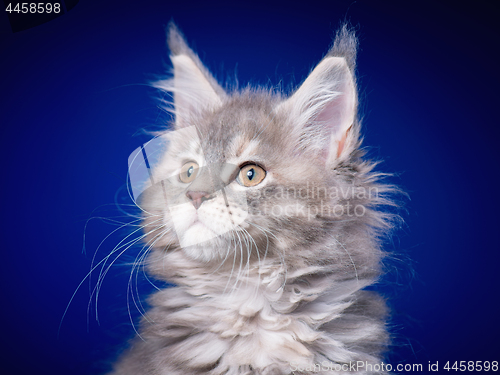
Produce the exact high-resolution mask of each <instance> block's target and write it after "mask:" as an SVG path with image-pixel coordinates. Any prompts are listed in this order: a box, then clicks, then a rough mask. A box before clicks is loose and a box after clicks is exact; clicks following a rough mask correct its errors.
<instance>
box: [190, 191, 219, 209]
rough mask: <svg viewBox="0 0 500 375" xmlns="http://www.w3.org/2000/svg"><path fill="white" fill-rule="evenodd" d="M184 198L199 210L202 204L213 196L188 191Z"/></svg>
mask: <svg viewBox="0 0 500 375" xmlns="http://www.w3.org/2000/svg"><path fill="white" fill-rule="evenodd" d="M186 196H187V197H188V198H189V199H190V200H191V203H192V204H193V206H194V208H196V209H198V208H200V206H201V204H202V203H203V202H205V201H207V200H209V199H212V198H213V196H211V195H210V194H209V193H207V192H206V191H188V192H187V193H186Z"/></svg>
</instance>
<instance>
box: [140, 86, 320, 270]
mask: <svg viewBox="0 0 500 375" xmlns="http://www.w3.org/2000/svg"><path fill="white" fill-rule="evenodd" d="M235 101H239V103H235ZM252 101H253V99H252V97H251V95H244V96H241V97H239V98H235V99H233V102H232V103H229V105H228V106H227V107H225V108H221V109H220V110H218V111H216V112H215V113H211V114H210V113H207V115H206V116H202V117H200V118H198V119H197V123H196V125H193V126H188V127H184V128H180V129H177V130H174V131H171V132H168V133H166V134H164V135H163V136H162V137H163V138H164V139H165V142H168V145H169V147H168V150H167V152H166V153H165V155H164V156H163V158H162V160H161V161H160V162H159V163H158V165H157V166H156V167H155V169H154V171H153V178H154V181H156V182H157V183H156V184H155V185H154V186H152V187H150V188H149V189H148V190H147V191H146V193H145V195H144V197H143V198H142V202H141V203H142V205H143V207H144V208H145V209H146V210H147V211H148V212H154V214H155V215H154V217H155V218H157V219H158V218H161V221H160V223H161V224H160V223H156V224H160V225H161V226H163V228H166V229H170V231H169V234H168V235H167V234H165V235H164V238H163V240H162V242H164V243H166V242H168V243H169V244H177V245H179V246H180V247H181V248H182V249H183V251H185V252H186V254H188V255H189V256H190V257H192V258H194V259H200V260H203V261H209V260H212V259H221V258H222V259H224V258H227V257H229V256H230V257H231V259H232V258H233V256H234V252H235V251H240V252H242V253H241V254H240V256H244V257H247V256H248V255H249V254H250V253H251V252H252V249H253V250H255V249H257V248H259V249H262V246H259V245H262V242H266V243H267V244H269V243H274V242H275V241H276V233H278V232H279V231H276V230H274V229H275V228H272V227H273V226H275V225H273V223H275V224H276V223H278V222H279V221H281V220H282V219H283V217H284V216H287V215H288V216H297V215H296V212H294V211H296V207H295V206H303V205H304V204H305V203H304V202H301V201H298V200H297V201H296V202H293V199H292V200H290V199H288V200H286V199H281V200H280V199H277V192H278V191H280V190H281V191H284V190H286V186H290V185H293V184H294V183H295V184H298V183H299V182H300V181H302V182H303V181H305V180H304V177H307V175H309V177H312V175H313V174H312V173H311V172H310V171H311V169H312V170H314V168H310V166H309V167H308V168H304V167H303V166H304V162H303V159H304V155H298V154H297V155H295V156H294V155H293V153H294V150H295V148H294V146H296V144H295V145H294V144H293V142H290V141H289V140H287V137H286V136H285V134H284V133H283V127H284V126H286V124H284V123H282V122H283V119H281V118H277V116H276V115H275V114H273V108H272V107H270V106H268V107H266V108H258V106H256V105H255V104H256V103H253V102H252ZM243 104H246V105H247V106H248V107H249V108H248V109H249V110H248V111H246V113H241V108H242V105H243ZM233 106H234V107H237V108H238V109H239V111H238V113H234V112H233V111H232V108H233ZM272 116H274V118H272ZM295 153H296V152H295ZM289 154H290V155H289ZM158 181H160V182H158ZM285 200H286V201H285ZM271 229H273V230H272V231H271ZM270 234H273V235H272V236H271V237H272V238H270ZM265 247H266V246H264V248H265Z"/></svg>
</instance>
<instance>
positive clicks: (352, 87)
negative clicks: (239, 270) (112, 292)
mask: <svg viewBox="0 0 500 375" xmlns="http://www.w3.org/2000/svg"><path fill="white" fill-rule="evenodd" d="M168 43H169V47H170V50H171V53H172V54H171V60H172V65H173V77H172V78H170V79H168V80H163V81H159V82H157V83H156V86H157V87H158V88H159V89H160V90H162V91H165V92H169V93H172V94H173V103H172V104H173V107H172V108H171V111H172V112H173V113H174V114H175V123H174V124H173V130H171V131H167V132H165V133H164V134H163V135H162V136H161V137H162V139H164V140H165V142H166V143H168V147H167V151H166V152H165V154H164V155H163V156H162V158H161V160H160V162H159V163H158V164H157V166H156V167H155V169H154V170H153V177H154V178H153V180H154V181H155V182H156V183H155V184H154V185H153V186H151V187H150V188H148V189H147V190H146V192H145V194H144V195H143V198H142V207H144V208H145V210H146V211H147V213H148V215H147V218H146V225H147V228H148V229H149V230H150V233H149V240H150V241H151V243H153V244H154V245H153V248H155V249H159V250H160V251H164V250H165V249H168V251H183V252H184V253H185V254H186V255H187V256H188V257H189V258H191V259H193V260H199V261H203V262H211V261H216V262H218V263H220V262H221V260H225V259H230V261H231V262H233V260H234V259H237V258H241V259H244V260H248V261H251V260H252V259H262V257H281V258H283V257H287V258H289V257H297V256H300V257H302V258H304V259H306V258H308V257H310V258H311V259H313V258H314V259H316V261H317V262H321V261H322V259H323V260H325V259H330V260H331V258H332V254H335V249H332V248H331V247H332V245H331V244H332V243H337V242H338V243H341V245H342V244H345V243H346V241H349V239H348V235H347V234H349V233H351V234H352V233H354V232H356V231H363V230H365V231H366V227H367V225H368V226H373V225H374V223H375V222H376V221H377V220H378V217H377V216H376V215H375V214H374V212H375V211H372V210H371V209H370V207H371V206H372V205H373V202H374V200H373V197H371V196H369V195H368V194H367V192H364V194H357V195H356V193H359V188H360V187H363V186H364V187H366V188H368V187H369V186H370V183H371V182H373V181H371V180H370V176H369V172H370V169H371V166H370V165H369V164H366V163H364V162H363V161H362V160H361V159H360V156H362V153H361V151H360V150H359V143H360V142H359V123H358V121H357V93H356V83H355V79H354V74H353V70H354V61H355V55H356V39H355V37H354V35H353V33H351V32H349V31H348V29H347V28H346V27H344V28H343V29H341V31H340V32H339V33H338V34H337V38H336V40H335V42H334V45H333V47H332V49H331V50H330V51H329V53H328V54H327V55H326V56H325V57H324V58H323V59H322V60H321V61H320V63H319V64H318V65H317V66H316V67H315V68H314V69H313V70H312V72H311V73H310V74H309V76H308V77H307V79H306V80H305V81H304V82H303V83H302V84H301V85H300V87H299V88H298V89H297V90H296V91H295V92H294V93H293V94H292V95H290V96H289V97H284V96H282V95H281V94H276V93H273V92H271V91H270V90H265V89H245V90H243V91H239V92H226V91H225V90H224V89H223V88H222V87H221V86H220V85H219V84H218V83H217V81H216V80H215V79H214V77H213V76H212V75H211V74H210V73H209V71H208V70H207V69H206V68H205V67H204V66H203V65H202V63H201V62H200V60H199V58H198V56H197V55H196V54H195V53H194V52H193V51H192V50H191V49H190V48H189V47H188V46H187V44H186V42H185V41H184V39H183V37H182V35H181V34H180V32H179V31H178V30H177V28H176V27H175V25H173V24H171V25H170V27H169V36H168ZM372 180H373V179H372ZM370 181H371V182H370ZM346 233H347V234H346ZM343 236H344V237H345V238H344V237H343ZM332 238H334V239H335V241H336V242H335V241H332ZM334 247H335V246H334ZM339 247H340V246H339ZM295 249H300V252H298V251H295ZM339 252H342V250H339ZM305 262H306V263H307V261H305Z"/></svg>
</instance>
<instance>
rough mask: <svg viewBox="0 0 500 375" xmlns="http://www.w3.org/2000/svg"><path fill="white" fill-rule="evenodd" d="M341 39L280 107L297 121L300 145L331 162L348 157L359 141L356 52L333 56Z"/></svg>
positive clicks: (296, 131)
mask: <svg viewBox="0 0 500 375" xmlns="http://www.w3.org/2000/svg"><path fill="white" fill-rule="evenodd" d="M341 42H342V41H341ZM341 42H339V43H338V41H337V40H336V42H335V44H334V47H333V49H332V51H330V53H329V54H328V55H327V56H326V57H325V58H324V59H323V60H322V61H321V62H320V63H319V64H318V65H317V66H316V68H314V70H313V71H312V72H311V74H309V76H308V77H307V79H306V80H305V81H304V83H303V84H302V85H301V86H300V87H299V89H298V90H297V91H296V92H295V93H294V94H293V95H292V96H291V97H290V98H289V99H287V100H286V101H285V102H283V103H281V104H280V105H279V108H278V110H279V111H285V112H284V113H288V116H289V118H290V120H291V121H292V122H293V124H294V128H295V129H294V132H295V133H296V134H297V136H298V139H299V148H301V149H313V150H314V151H317V152H318V153H319V154H320V156H321V157H322V158H323V159H324V160H325V162H326V163H327V164H331V163H333V162H334V161H336V160H339V159H343V158H345V157H347V156H348V155H349V153H350V152H351V151H352V148H353V147H354V146H355V144H356V140H357V124H356V123H355V122H356V121H355V120H356V110H357V95H356V85H355V82H354V77H353V73H352V71H351V69H352V68H351V67H353V66H354V65H353V61H354V59H353V54H351V55H349V54H347V53H345V51H341V52H343V54H344V56H345V57H340V56H332V54H335V52H338V50H339V49H340V48H339V47H337V50H335V48H336V46H338V45H340V46H342V43H341ZM354 54H355V51H354Z"/></svg>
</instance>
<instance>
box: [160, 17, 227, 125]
mask: <svg viewBox="0 0 500 375" xmlns="http://www.w3.org/2000/svg"><path fill="white" fill-rule="evenodd" d="M167 41H168V46H169V49H170V51H171V55H170V59H171V61H172V65H173V78H171V79H168V80H163V81H159V82H156V83H155V84H154V85H155V86H156V87H157V88H159V89H161V90H163V91H170V92H172V93H173V97H174V113H175V126H176V127H177V128H181V127H184V126H189V125H194V124H193V123H191V122H190V118H192V117H194V116H197V115H200V114H201V112H202V111H203V110H206V109H216V108H218V107H220V106H221V105H222V101H223V99H224V98H225V96H226V94H225V92H224V90H223V89H222V88H221V87H220V86H219V84H218V83H217V81H216V80H215V78H214V77H213V76H212V75H211V74H210V72H209V71H208V69H207V68H205V67H204V66H203V64H202V63H201V61H200V59H199V58H198V56H197V55H196V54H195V53H194V52H193V51H192V50H191V48H189V46H188V45H187V43H186V41H185V40H184V37H183V36H182V34H181V32H180V31H179V29H178V28H177V26H176V25H175V24H174V23H173V22H170V24H169V26H168V37H167Z"/></svg>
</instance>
